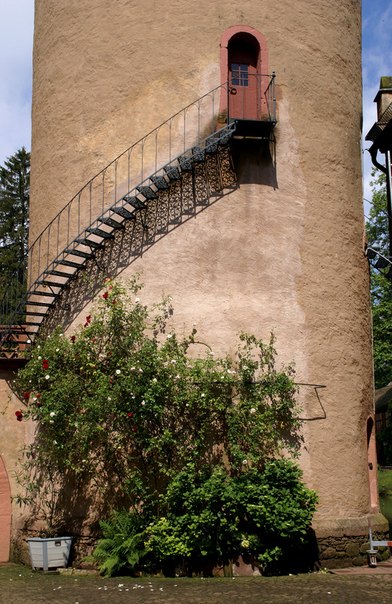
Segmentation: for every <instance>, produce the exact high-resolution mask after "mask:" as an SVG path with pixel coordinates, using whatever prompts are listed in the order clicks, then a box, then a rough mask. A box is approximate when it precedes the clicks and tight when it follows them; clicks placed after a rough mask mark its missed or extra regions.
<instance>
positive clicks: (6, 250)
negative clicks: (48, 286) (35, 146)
mask: <svg viewBox="0 0 392 604" xmlns="http://www.w3.org/2000/svg"><path fill="white" fill-rule="evenodd" d="M29 197H30V153H29V152H28V151H26V149H25V148H24V147H22V148H21V149H19V150H18V151H17V152H16V153H15V154H14V155H12V156H11V157H9V158H8V159H7V160H6V161H5V162H4V166H0V292H1V293H0V303H1V310H0V313H1V323H8V322H9V321H10V320H11V321H12V320H13V319H12V317H13V314H14V311H15V310H16V309H17V308H18V306H19V304H20V301H21V299H23V297H24V293H25V290H26V268H27V248H28V227H29V218H28V211H29Z"/></svg>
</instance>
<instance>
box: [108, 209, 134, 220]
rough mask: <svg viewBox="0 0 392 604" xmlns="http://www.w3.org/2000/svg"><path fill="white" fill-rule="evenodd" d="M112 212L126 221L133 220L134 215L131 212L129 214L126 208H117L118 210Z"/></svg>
mask: <svg viewBox="0 0 392 604" xmlns="http://www.w3.org/2000/svg"><path fill="white" fill-rule="evenodd" d="M113 212H116V214H118V215H119V216H122V217H123V218H126V219H127V220H129V219H133V220H135V214H134V213H133V212H130V211H129V210H127V209H126V208H123V207H122V206H121V207H118V208H113Z"/></svg>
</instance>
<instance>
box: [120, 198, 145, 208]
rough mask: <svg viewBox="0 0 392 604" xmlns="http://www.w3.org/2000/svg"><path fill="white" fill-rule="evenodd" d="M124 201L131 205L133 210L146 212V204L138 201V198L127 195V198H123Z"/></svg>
mask: <svg viewBox="0 0 392 604" xmlns="http://www.w3.org/2000/svg"><path fill="white" fill-rule="evenodd" d="M123 199H124V201H126V202H127V203H129V205H131V206H132V207H133V208H135V210H144V208H145V207H146V204H145V203H144V201H142V200H141V199H138V198H137V197H135V196H133V195H126V196H125V197H123Z"/></svg>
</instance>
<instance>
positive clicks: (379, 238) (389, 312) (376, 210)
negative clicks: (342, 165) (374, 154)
mask: <svg viewBox="0 0 392 604" xmlns="http://www.w3.org/2000/svg"><path fill="white" fill-rule="evenodd" d="M373 176H374V180H373V181H372V183H371V184H372V188H373V196H372V207H371V209H370V212H369V221H368V222H367V225H366V232H367V237H368V241H369V245H370V246H371V247H374V248H375V249H377V250H378V251H380V252H381V253H382V254H383V255H384V256H388V255H389V251H388V248H389V238H388V210H387V194H386V188H385V175H384V174H381V173H374V174H373ZM371 296H372V310H373V349H374V375H375V385H376V388H381V387H382V386H385V385H386V384H388V383H389V382H391V381H392V347H391V342H392V282H391V280H390V277H389V276H388V277H387V276H386V275H385V274H383V273H381V272H378V271H376V270H375V269H373V270H372V271H371Z"/></svg>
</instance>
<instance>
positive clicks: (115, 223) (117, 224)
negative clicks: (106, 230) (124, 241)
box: [99, 216, 124, 229]
mask: <svg viewBox="0 0 392 604" xmlns="http://www.w3.org/2000/svg"><path fill="white" fill-rule="evenodd" d="M99 221H100V222H102V224H106V225H107V226H110V227H112V229H123V228H124V224H123V223H122V222H118V220H114V218H111V217H110V216H105V217H102V218H100V219H99Z"/></svg>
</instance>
